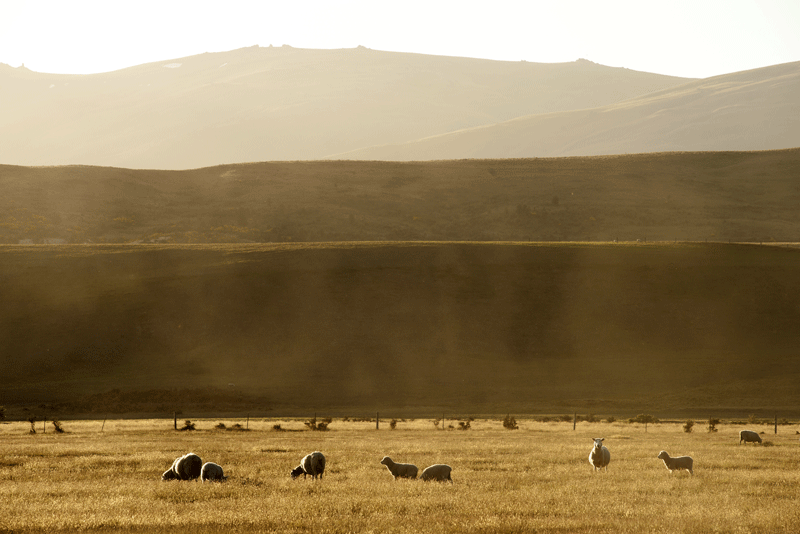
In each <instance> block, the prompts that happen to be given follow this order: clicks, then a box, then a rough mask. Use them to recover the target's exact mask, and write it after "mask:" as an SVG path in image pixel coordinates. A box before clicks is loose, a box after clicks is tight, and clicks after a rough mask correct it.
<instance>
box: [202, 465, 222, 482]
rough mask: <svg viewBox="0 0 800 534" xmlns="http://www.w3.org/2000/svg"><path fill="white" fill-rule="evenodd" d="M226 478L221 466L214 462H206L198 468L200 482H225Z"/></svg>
mask: <svg viewBox="0 0 800 534" xmlns="http://www.w3.org/2000/svg"><path fill="white" fill-rule="evenodd" d="M226 480H228V477H226V476H225V473H224V472H223V471H222V467H221V466H219V465H217V464H215V463H212V462H206V463H204V464H203V468H202V469H200V482H206V481H208V482H225V481H226Z"/></svg>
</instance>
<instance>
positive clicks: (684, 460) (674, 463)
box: [658, 451, 694, 475]
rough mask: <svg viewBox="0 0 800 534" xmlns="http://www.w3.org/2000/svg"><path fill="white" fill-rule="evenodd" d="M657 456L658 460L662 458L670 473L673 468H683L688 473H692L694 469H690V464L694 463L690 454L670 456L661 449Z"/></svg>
mask: <svg viewBox="0 0 800 534" xmlns="http://www.w3.org/2000/svg"><path fill="white" fill-rule="evenodd" d="M658 458H659V459H660V460H664V465H665V466H666V467H667V469H669V472H670V474H672V472H673V471H675V470H681V469H685V470H687V471H689V474H690V475H694V471H692V466H693V465H694V460H692V457H691V456H678V457H677V458H672V457H670V455H669V454H667V451H661V452H659V453H658Z"/></svg>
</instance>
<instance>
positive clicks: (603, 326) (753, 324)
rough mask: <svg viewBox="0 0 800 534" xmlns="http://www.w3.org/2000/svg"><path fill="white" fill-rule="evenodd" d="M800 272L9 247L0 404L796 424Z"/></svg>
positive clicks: (602, 259)
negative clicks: (223, 403) (724, 412)
mask: <svg viewBox="0 0 800 534" xmlns="http://www.w3.org/2000/svg"><path fill="white" fill-rule="evenodd" d="M799 261H800V250H798V249H788V248H777V247H767V246H757V245H755V246H745V245H712V244H695V245H681V244H676V245H650V244H648V245H624V246H623V245H605V246H600V245H591V246H586V245H582V246H581V245H569V244H554V245H536V244H464V243H461V244H458V243H436V244H434V243H417V244H414V243H396V244H339V245H334V244H319V245H259V246H247V245H241V246H231V245H224V246H223V245H220V246H184V247H174V246H173V247H166V246H39V247H30V246H28V247H19V246H10V247H9V246H4V247H0V280H2V284H0V299H2V302H3V304H4V305H3V306H2V307H0V357H2V367H3V369H4V373H3V388H2V397H0V404H5V405H10V404H19V403H22V404H28V405H30V404H33V405H34V406H35V405H37V404H38V403H40V402H54V401H59V400H62V401H63V400H71V399H75V398H78V397H80V396H81V395H85V394H91V393H96V392H104V391H108V390H111V389H113V388H118V389H121V390H123V391H131V390H139V391H148V390H154V389H159V388H161V389H170V388H206V387H212V386H213V387H221V388H227V385H228V384H229V383H235V384H236V386H237V388H239V389H240V390H241V391H244V392H248V393H251V394H254V395H258V396H260V397H261V398H264V399H266V400H265V402H266V403H268V405H269V406H271V407H276V408H281V407H282V409H287V407H299V408H303V409H306V410H312V409H319V410H327V409H331V408H332V407H345V408H348V407H349V409H356V408H357V409H361V410H367V411H368V412H369V411H373V413H374V410H375V409H381V410H382V409H383V408H393V409H399V408H404V409H409V410H411V409H413V410H424V409H427V408H430V407H439V408H441V407H447V408H448V410H457V411H458V412H459V413H465V412H467V413H468V412H474V413H487V412H489V413H499V412H505V411H507V410H510V411H523V410H524V411H548V410H552V411H556V413H563V411H564V410H571V409H576V410H580V411H582V412H583V411H586V412H593V413H615V412H616V413H619V410H628V411H634V413H639V412H638V411H636V410H644V409H648V410H652V411H654V412H656V413H665V412H666V413H669V412H672V413H674V412H675V411H676V410H687V409H695V410H697V409H702V410H706V409H711V408H715V409H735V410H739V413H745V414H747V413H753V412H754V411H756V410H774V409H777V408H780V409H781V410H782V412H781V413H787V410H789V411H792V412H793V413H794V412H796V410H797V408H796V407H797V405H798V402H800V396H799V395H800V394H799V393H798V390H797V387H796V384H797V379H798V378H800V360H798V359H797V358H796V347H797V346H798V343H800V330H798V328H797V324H800V271H798V269H797V265H798V262H799ZM94 409H97V410H100V411H103V410H104V409H109V408H108V407H103V406H95V407H94ZM173 409H175V407H169V406H166V407H165V408H164V410H165V411H169V412H171V411H172V410H173ZM362 413H363V412H362ZM434 413H435V412H434Z"/></svg>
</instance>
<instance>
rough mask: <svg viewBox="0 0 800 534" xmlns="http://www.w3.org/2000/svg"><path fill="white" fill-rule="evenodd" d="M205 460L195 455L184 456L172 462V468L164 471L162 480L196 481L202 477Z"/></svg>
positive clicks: (191, 453)
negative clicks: (201, 472)
mask: <svg viewBox="0 0 800 534" xmlns="http://www.w3.org/2000/svg"><path fill="white" fill-rule="evenodd" d="M202 466H203V460H201V459H200V457H199V456H197V455H196V454H195V453H193V452H190V453H188V454H184V455H183V456H180V457H178V458H175V461H174V462H172V467H170V468H169V469H167V470H166V471H164V474H162V475H161V480H194V479H196V478H199V477H200V469H201V468H202Z"/></svg>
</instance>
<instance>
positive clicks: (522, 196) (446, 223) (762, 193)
mask: <svg viewBox="0 0 800 534" xmlns="http://www.w3.org/2000/svg"><path fill="white" fill-rule="evenodd" d="M798 173H800V149H791V150H779V151H763V152H700V153H665V154H660V153H659V154H638V155H630V156H598V157H573V158H539V159H506V160H461V161H435V162H417V163H402V162H401V163H397V162H366V161H316V162H271V163H269V162H267V163H252V164H240V165H223V166H217V167H208V168H203V169H195V170H187V171H152V170H133V169H119V168H108V167H88V166H65V167H16V166H0V187H2V191H3V196H2V198H0V243H7V244H18V243H33V244H43V243H62V242H63V243H132V242H141V243H249V242H263V243H272V242H329V241H387V240H388V241H409V240H415V241H454V240H455V241H612V240H614V239H616V240H620V241H635V240H643V241H645V240H650V241H652V240H666V241H675V240H678V241H707V240H708V241H725V242H727V241H753V242H767V241H792V242H794V241H798V239H799V238H800V220H798V217H797V206H798V202H800V189H799V188H798V182H797V176H798Z"/></svg>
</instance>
